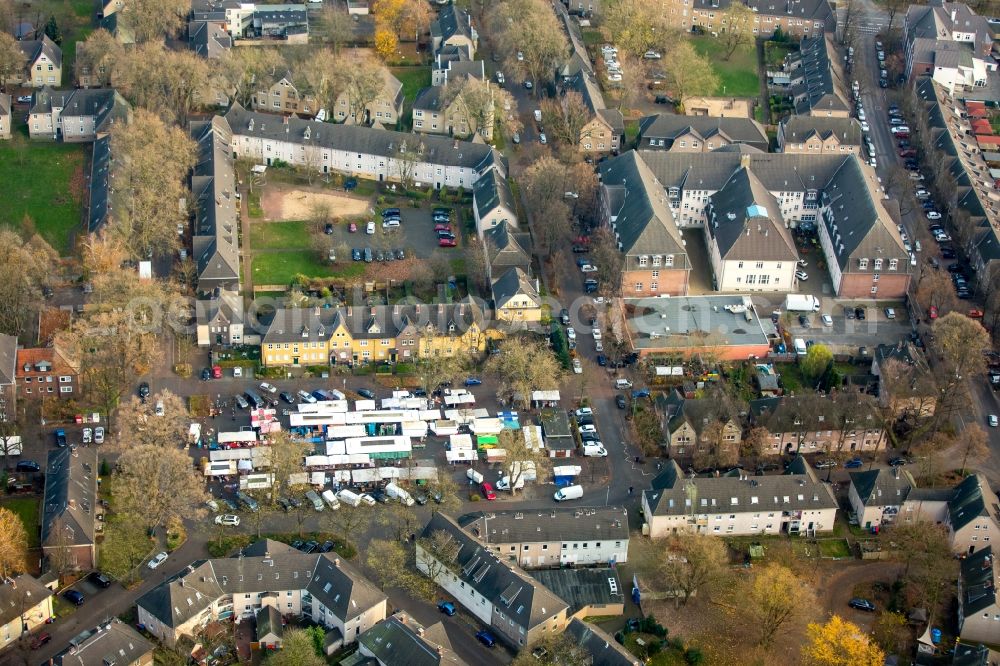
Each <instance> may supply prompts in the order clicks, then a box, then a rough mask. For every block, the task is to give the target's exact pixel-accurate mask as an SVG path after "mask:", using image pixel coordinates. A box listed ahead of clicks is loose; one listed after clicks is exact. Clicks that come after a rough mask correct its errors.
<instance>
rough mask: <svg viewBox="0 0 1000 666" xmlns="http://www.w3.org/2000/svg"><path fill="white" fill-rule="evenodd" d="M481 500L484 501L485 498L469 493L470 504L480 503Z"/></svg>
mask: <svg viewBox="0 0 1000 666" xmlns="http://www.w3.org/2000/svg"><path fill="white" fill-rule="evenodd" d="M481 499H483V498H482V497H480V496H479V493H469V501H470V502H478V501H479V500H481Z"/></svg>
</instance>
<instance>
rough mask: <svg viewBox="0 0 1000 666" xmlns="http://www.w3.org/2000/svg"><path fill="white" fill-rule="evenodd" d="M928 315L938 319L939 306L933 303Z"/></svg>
mask: <svg viewBox="0 0 1000 666" xmlns="http://www.w3.org/2000/svg"><path fill="white" fill-rule="evenodd" d="M927 316H928V317H929V318H930V319H937V318H938V310H937V306H936V305H932V306H931V307H930V309H929V310H928V311H927Z"/></svg>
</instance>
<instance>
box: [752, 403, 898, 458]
mask: <svg viewBox="0 0 1000 666" xmlns="http://www.w3.org/2000/svg"><path fill="white" fill-rule="evenodd" d="M750 424H751V426H760V427H763V428H766V429H767V431H768V434H769V436H770V438H769V441H768V445H767V447H766V448H765V449H764V453H765V454H766V455H783V454H786V453H794V454H799V453H820V452H834V451H837V452H843V453H847V452H855V451H856V452H861V451H881V450H883V449H885V447H886V446H887V444H888V437H887V435H886V433H885V428H884V427H883V420H882V416H881V414H880V412H879V409H878V403H877V401H876V400H875V398H873V397H872V396H870V395H866V394H863V393H857V394H851V395H844V394H841V395H838V396H837V397H836V398H831V397H824V396H812V395H806V396H781V397H775V398H760V399H759V400H751V401H750Z"/></svg>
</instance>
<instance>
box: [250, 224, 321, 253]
mask: <svg viewBox="0 0 1000 666" xmlns="http://www.w3.org/2000/svg"><path fill="white" fill-rule="evenodd" d="M309 226H310V224H309V222H254V223H252V224H251V225H250V247H252V248H253V249H254V250H260V249H270V250H299V249H308V248H309V236H310V229H309Z"/></svg>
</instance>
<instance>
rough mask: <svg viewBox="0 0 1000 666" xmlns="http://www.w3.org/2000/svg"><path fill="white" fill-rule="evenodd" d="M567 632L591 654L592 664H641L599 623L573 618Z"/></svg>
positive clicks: (617, 665) (637, 665)
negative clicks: (594, 623)
mask: <svg viewBox="0 0 1000 666" xmlns="http://www.w3.org/2000/svg"><path fill="white" fill-rule="evenodd" d="M566 633H567V634H568V635H569V636H571V637H572V638H573V640H574V642H575V643H576V644H577V645H579V646H580V647H582V648H583V649H584V650H586V651H587V652H588V653H589V654H590V658H591V660H592V661H591V666H640V665H641V664H642V662H641V661H639V660H638V659H636V658H635V657H634V656H632V654H631V653H629V652H628V651H627V650H625V648H623V647H622V646H620V645H619V644H618V641H616V640H615V639H614V638H612V637H611V635H609V634H608V633H606V632H605V631H604V630H603V629H601V628H600V627H598V626H597V625H593V624H590V623H589V622H584V621H583V620H580V619H578V618H573V619H572V620H571V621H570V623H569V626H568V627H566Z"/></svg>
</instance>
